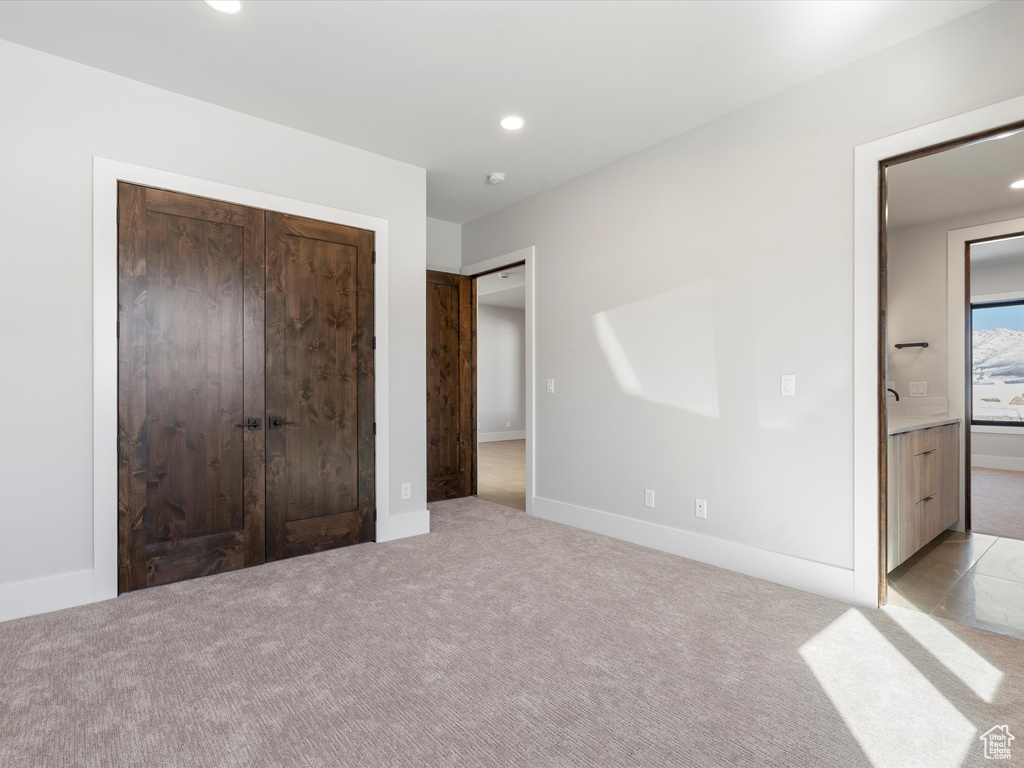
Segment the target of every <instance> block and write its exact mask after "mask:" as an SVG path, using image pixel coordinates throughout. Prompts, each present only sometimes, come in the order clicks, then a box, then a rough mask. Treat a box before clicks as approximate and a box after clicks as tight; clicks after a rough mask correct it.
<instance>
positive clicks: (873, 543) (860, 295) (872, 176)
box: [853, 97, 1024, 607]
mask: <svg viewBox="0 0 1024 768" xmlns="http://www.w3.org/2000/svg"><path fill="white" fill-rule="evenodd" d="M1020 120H1024V97H1019V98H1015V99H1010V100H1009V101H1003V102H1000V103H998V104H993V105H991V106H988V107H982V108H981V109H976V110H973V111H971V112H965V113H964V114H962V115H956V116H955V117H950V118H947V119H945V120H939V121H938V122H935V123H929V124H928V125H923V126H920V127H918V128H912V129H911V130H909V131H904V132H902V133H897V134H895V135H893V136H887V137H885V138H882V139H878V140H877V141H872V142H868V143H867V144H861V145H859V146H857V147H855V148H854V185H853V186H854V200H853V570H854V601H855V602H856V603H857V604H858V605H862V606H869V607H877V606H878V587H879V573H878V570H879V563H878V554H879V551H878V549H879V520H878V513H879V509H878V492H879V473H878V439H879V430H878V419H877V415H878V382H879V376H880V373H881V372H880V371H879V364H878V309H879V307H878V235H879V231H878V203H879V201H878V194H879V190H878V164H879V162H880V161H882V160H885V159H887V158H890V157H895V156H896V155H902V154H905V153H907V152H913V151H915V150H918V149H923V148H925V147H930V146H934V145H936V144H941V143H943V142H946V141H953V140H956V139H959V138H962V137H964V136H970V135H972V134H975V133H980V132H983V131H986V130H991V129H993V128H997V127H999V126H1002V125H1008V124H1010V123H1015V122H1018V121H1020ZM948 348H950V349H952V347H948Z"/></svg>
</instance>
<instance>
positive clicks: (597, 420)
mask: <svg viewBox="0 0 1024 768" xmlns="http://www.w3.org/2000/svg"><path fill="white" fill-rule="evenodd" d="M1022 36H1024V5H1022V4H1011V3H1000V4H997V5H994V6H990V7H988V8H985V9H983V10H982V11H979V12H977V13H974V14H971V15H970V16H967V17H965V18H963V19H961V20H958V21H957V22H954V23H952V24H950V25H947V26H945V27H942V28H939V29H937V30H934V31H932V32H929V33H927V34H925V35H922V36H920V37H918V38H915V39H913V40H910V41H907V42H905V43H901V44H899V45H897V46H893V47H892V48H889V49H886V50H885V51H882V52H880V53H879V54H876V55H874V56H871V57H869V58H868V59H864V60H862V61H860V62H856V63H854V64H852V65H850V66H847V67H844V68H843V69H840V70H838V71H836V72H833V73H831V74H828V75H825V76H823V77H820V78H817V79H815V80H812V81H810V82H807V83H805V84H803V85H800V86H798V87H796V88H793V89H791V90H788V91H786V92H783V93H781V94H778V95H776V96H773V97H771V98H768V99H765V100H764V101H762V102H759V103H758V104H755V105H752V106H750V107H748V108H745V109H743V110H740V111H738V112H736V113H734V114H732V115H729V116H726V117H724V118H722V119H719V120H716V121H714V122H712V123H710V124H708V125H705V126H702V127H700V128H697V129H695V130H693V131H690V132H688V133H686V134H684V135H682V136H679V137H677V138H675V139H672V140H670V141H668V142H665V143H664V144H661V145H659V146H657V147H654V148H651V149H649V150H647V151H644V152H641V153H638V154H635V155H632V156H630V157H627V158H625V159H623V160H621V161H618V162H616V163H614V164H612V165H609V166H607V167H605V168H603V169H600V170H598V171H595V172H593V173H590V174H588V175H586V176H583V177H580V178H578V179H576V180H574V181H572V182H569V183H567V184H564V185H562V186H560V187H557V188H555V189H553V190H550V191H549V192H546V193H544V194H542V195H538V196H536V197H534V198H531V199H529V200H526V201H523V202H521V203H519V204H517V205H515V206H511V207H510V208H507V209H504V210H502V211H499V212H497V213H494V214H491V215H489V216H487V217H484V218H481V219H478V220H476V221H474V222H470V223H468V224H466V225H464V226H463V262H464V264H465V265H471V264H473V263H476V262H478V261H481V260H484V259H486V258H488V257H491V256H495V255H497V254H500V253H504V252H509V251H513V250H515V249H517V248H520V247H524V246H526V245H534V246H535V248H536V273H535V274H536V306H537V315H536V323H537V324H536V338H537V346H536V355H537V381H536V382H533V386H537V387H538V390H537V391H538V395H537V416H536V418H537V456H536V463H537V484H536V488H537V490H536V493H537V496H538V497H540V499H539V502H538V503H539V507H540V508H541V509H543V510H546V514H547V515H548V516H550V517H552V518H553V519H561V520H565V521H571V522H573V524H576V525H581V526H583V527H592V528H601V527H603V528H604V529H605V530H609V531H614V532H615V534H616V535H620V536H622V537H623V538H630V539H632V540H645V541H649V542H652V545H653V546H664V547H666V548H668V547H669V545H668V544H661V543H660V542H661V541H662V540H665V541H667V540H668V539H672V540H673V541H675V542H679V544H678V546H676V545H675V544H673V545H671V546H673V547H676V550H677V551H684V550H685V551H687V552H688V553H690V556H694V557H698V558H700V559H707V560H709V561H712V562H718V563H719V564H722V565H726V566H727V567H733V568H736V569H738V570H746V571H747V572H754V573H756V575H761V576H764V577H767V578H774V579H776V580H779V581H783V582H786V583H792V584H794V585H796V586H801V587H803V588H806V589H810V590H813V591H822V592H829V593H832V594H836V596H840V597H846V598H847V599H852V584H853V580H852V576H851V574H850V571H849V569H851V568H852V565H853V557H854V552H853V457H852V437H853V424H852V418H853V407H852V397H853V394H852V393H853V385H852V379H853V368H852V360H853V302H852V296H853V149H854V147H855V146H856V145H858V144H862V143H867V142H869V141H873V140H875V139H878V138H881V137H884V136H888V135H892V134H894V133H897V132H901V131H904V130H907V129H909V128H911V127H915V126H919V125H923V124H926V123H929V122H933V121H936V120H940V119H943V118H946V117H949V116H952V115H955V114H959V113H961V112H964V111H967V110H971V109H975V108H978V107H981V106H984V105H987V104H991V103H995V102H998V101H1002V100H1005V99H1009V98H1012V97H1015V96H1018V95H1021V94H1022V93H1024V46H1021V45H1020V44H1019V41H1020V40H1021V39H1022ZM822 43H823V44H827V41H822ZM584 267H585V269H584ZM784 373H793V374H796V375H797V397H794V398H782V397H780V396H779V376H780V374H784ZM548 378H554V379H555V380H556V392H555V394H546V393H544V390H543V381H544V380H545V379H548ZM644 488H652V489H655V490H656V492H657V496H656V498H657V506H656V508H655V509H653V510H651V509H649V508H645V507H644V506H643V491H644ZM695 497H700V498H704V499H707V500H708V518H707V519H706V520H700V519H697V518H695V516H694V514H693V506H694V498H695ZM609 521H610V522H609ZM658 526H660V527H658ZM643 531H648V532H651V533H649V534H648V533H642V532H643ZM673 531H681V532H683V534H688V535H682V534H678V535H677V534H676V533H674V532H673ZM661 533H664V534H665V535H661ZM698 534H705V536H701V535H698ZM645 537H646V538H645ZM771 553H775V554H777V555H779V556H775V555H774V554H771ZM826 582H827V583H826ZM830 585H832V586H830Z"/></svg>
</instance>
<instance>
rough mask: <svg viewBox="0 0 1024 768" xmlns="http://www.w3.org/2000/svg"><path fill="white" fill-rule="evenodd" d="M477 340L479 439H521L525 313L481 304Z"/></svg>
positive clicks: (522, 424)
mask: <svg viewBox="0 0 1024 768" xmlns="http://www.w3.org/2000/svg"><path fill="white" fill-rule="evenodd" d="M476 338H477V362H476V370H477V374H476V375H477V422H478V423H479V439H480V440H481V442H484V441H491V440H503V439H504V440H513V439H521V438H522V437H523V435H524V431H525V430H526V312H525V311H524V310H522V309H514V308H511V307H492V306H488V305H486V304H480V305H479V308H478V311H477V333H476ZM509 422H511V423H509ZM506 424H508V426H506Z"/></svg>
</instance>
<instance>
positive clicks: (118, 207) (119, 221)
mask: <svg viewBox="0 0 1024 768" xmlns="http://www.w3.org/2000/svg"><path fill="white" fill-rule="evenodd" d="M117 223H118V224H120V223H121V206H120V205H119V206H117Z"/></svg>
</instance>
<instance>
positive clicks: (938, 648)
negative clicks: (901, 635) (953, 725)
mask: <svg viewBox="0 0 1024 768" xmlns="http://www.w3.org/2000/svg"><path fill="white" fill-rule="evenodd" d="M883 610H884V611H885V612H886V614H888V616H889V618H891V619H892V620H893V621H895V622H896V623H897V624H899V625H900V626H901V627H902V628H903V630H904V631H905V632H906V633H907V634H908V635H910V636H911V637H913V638H914V639H915V640H917V642H919V643H920V644H921V645H923V646H924V647H925V648H927V649H928V652H929V653H931V655H932V656H934V657H935V658H936V659H938V660H939V662H940V663H941V664H942V666H944V667H945V668H946V669H948V670H949V671H950V672H952V673H953V674H954V675H956V676H957V677H959V678H960V680H961V681H962V682H963V684H964V685H966V686H967V687H968V688H970V689H971V690H972V691H974V693H975V694H977V695H978V696H979V697H980V698H982V699H984V700H985V701H987V702H988V703H989V704H991V703H992V701H993V700H994V699H995V697H996V691H998V690H999V684H1000V683H1001V682H1002V680H1003V673H1002V672H1000V671H999V670H998V669H996V668H995V667H994V666H992V665H991V664H990V663H989V662H988V660H986V659H985V658H983V657H982V656H981V655H979V654H978V652H977V651H975V650H974V649H973V648H971V647H970V646H969V645H967V643H965V642H964V641H963V640H961V639H960V638H958V637H957V636H956V635H954V634H953V633H952V632H950V631H949V630H948V629H946V628H945V627H944V626H942V623H941V622H939V621H938V620H937V619H935V618H933V617H932V616H929V615H928V614H926V613H919V612H918V611H911V610H908V609H906V608H897V607H887V608H884V609H883Z"/></svg>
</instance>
